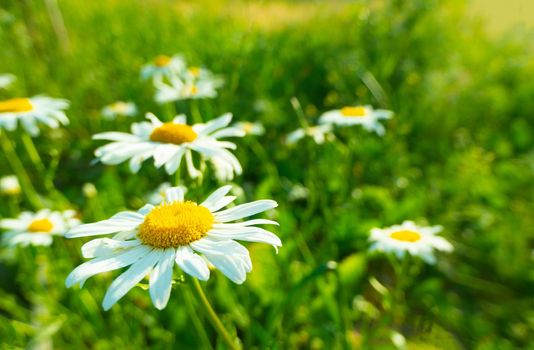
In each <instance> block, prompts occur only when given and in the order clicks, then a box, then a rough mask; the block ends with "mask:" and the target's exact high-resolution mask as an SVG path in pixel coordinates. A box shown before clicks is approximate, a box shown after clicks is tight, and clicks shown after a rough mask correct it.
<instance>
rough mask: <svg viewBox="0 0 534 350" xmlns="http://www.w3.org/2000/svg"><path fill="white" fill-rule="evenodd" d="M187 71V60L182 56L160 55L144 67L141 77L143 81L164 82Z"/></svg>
mask: <svg viewBox="0 0 534 350" xmlns="http://www.w3.org/2000/svg"><path fill="white" fill-rule="evenodd" d="M185 69H186V65H185V60H184V58H183V57H182V56H181V55H174V56H166V55H159V56H157V57H156V58H154V60H153V61H152V62H150V63H148V64H146V65H144V66H143V68H142V69H141V77H142V78H143V79H154V80H163V79H164V78H166V79H169V78H170V77H172V76H174V75H176V74H182V73H183V72H184V71H185Z"/></svg>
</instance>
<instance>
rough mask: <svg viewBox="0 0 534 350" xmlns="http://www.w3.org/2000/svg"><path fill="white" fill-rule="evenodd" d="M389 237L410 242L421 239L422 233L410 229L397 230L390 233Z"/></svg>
mask: <svg viewBox="0 0 534 350" xmlns="http://www.w3.org/2000/svg"><path fill="white" fill-rule="evenodd" d="M389 237H391V238H393V239H396V240H397V241H402V242H410V243H413V242H417V241H418V240H420V239H421V235H420V234H419V233H417V232H415V231H410V230H401V231H395V232H393V233H392V234H390V235H389Z"/></svg>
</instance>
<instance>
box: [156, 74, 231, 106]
mask: <svg viewBox="0 0 534 350" xmlns="http://www.w3.org/2000/svg"><path fill="white" fill-rule="evenodd" d="M222 85H223V81H222V80H221V79H220V78H218V77H216V76H214V75H213V73H211V72H210V71H209V70H207V69H204V68H199V67H191V68H188V69H186V70H185V71H184V73H182V74H172V75H171V76H169V79H168V81H163V80H158V81H155V82H154V86H155V87H156V96H155V100H156V102H158V103H166V102H173V101H179V100H186V99H201V98H213V97H216V96H217V88H219V87H221V86H222Z"/></svg>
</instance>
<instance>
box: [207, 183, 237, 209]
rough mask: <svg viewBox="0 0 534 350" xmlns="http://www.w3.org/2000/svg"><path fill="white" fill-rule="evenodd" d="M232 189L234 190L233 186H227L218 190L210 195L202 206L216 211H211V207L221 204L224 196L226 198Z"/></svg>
mask: <svg viewBox="0 0 534 350" xmlns="http://www.w3.org/2000/svg"><path fill="white" fill-rule="evenodd" d="M231 189H232V186H231V185H226V186H223V187H221V188H219V189H218V190H216V191H214V192H213V193H212V194H210V195H209V196H208V198H206V200H205V201H204V202H202V203H201V204H200V205H202V206H204V207H206V208H208V209H210V210H211V211H215V210H213V209H211V207H212V206H214V205H216V204H217V203H218V202H219V200H221V199H222V198H224V196H226V195H227V194H228V192H230V190H231Z"/></svg>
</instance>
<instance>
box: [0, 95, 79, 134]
mask: <svg viewBox="0 0 534 350" xmlns="http://www.w3.org/2000/svg"><path fill="white" fill-rule="evenodd" d="M68 106H69V102H68V101H67V100H62V99H57V98H51V97H46V96H35V97H31V98H26V97H24V98H13V99H10V100H4V101H0V128H4V129H6V130H9V131H13V130H15V129H16V127H17V121H20V123H21V124H22V126H23V127H24V129H26V131H27V132H28V133H29V134H30V135H32V136H37V135H39V128H38V127H37V122H41V123H43V124H46V125H48V126H49V127H51V128H58V127H59V125H60V124H63V125H67V124H68V123H69V119H68V118H67V116H66V115H65V112H63V110H64V109H66V108H67V107H68Z"/></svg>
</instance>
